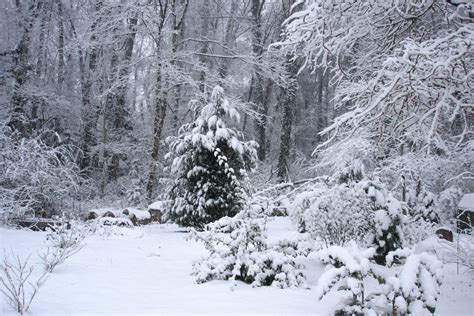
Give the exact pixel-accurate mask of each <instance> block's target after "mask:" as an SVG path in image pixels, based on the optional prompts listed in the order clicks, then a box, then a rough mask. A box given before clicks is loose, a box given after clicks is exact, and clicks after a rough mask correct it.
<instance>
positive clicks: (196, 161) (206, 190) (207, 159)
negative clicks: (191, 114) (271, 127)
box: [166, 86, 257, 228]
mask: <svg viewBox="0 0 474 316" xmlns="http://www.w3.org/2000/svg"><path fill="white" fill-rule="evenodd" d="M238 120H239V114H238V113H237V111H236V110H235V108H234V107H233V106H232V105H231V104H230V103H229V101H228V100H227V99H226V98H225V97H224V90H223V89H222V88H221V87H219V86H216V87H215V88H214V90H213V92H212V95H211V102H209V103H208V104H207V105H206V106H204V107H203V108H202V110H201V111H200V114H199V116H198V117H197V119H196V120H195V121H194V122H193V123H191V124H188V125H185V126H183V127H182V128H181V129H180V132H179V136H178V137H171V138H169V139H168V142H169V144H170V152H169V153H168V154H167V157H166V158H167V159H170V158H173V162H172V165H171V168H170V169H171V173H172V174H174V175H176V180H175V181H174V184H173V185H172V187H171V189H170V191H169V193H168V199H169V200H172V201H173V203H172V205H171V210H170V212H169V214H167V216H168V218H169V219H170V220H173V221H175V222H177V223H178V224H180V225H184V226H193V227H196V228H202V227H204V225H205V224H207V223H210V222H213V221H215V220H217V219H219V218H221V217H224V216H234V215H235V214H237V212H238V211H240V210H241V209H242V206H243V202H244V199H245V185H246V181H247V175H246V171H248V170H251V169H252V168H254V167H255V161H256V147H257V144H256V143H255V142H252V141H251V142H243V141H241V138H242V134H241V133H240V132H238V131H237V130H236V129H234V128H230V127H227V126H226V123H227V122H230V121H238Z"/></svg>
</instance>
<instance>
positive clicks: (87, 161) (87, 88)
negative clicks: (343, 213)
mask: <svg viewBox="0 0 474 316" xmlns="http://www.w3.org/2000/svg"><path fill="white" fill-rule="evenodd" d="M101 8H102V0H97V1H96V3H95V11H96V12H98V11H99V10H100V9H101ZM98 23H99V20H96V21H94V23H92V25H91V29H90V33H91V42H92V47H91V50H90V57H89V68H88V69H87V72H86V69H85V67H84V66H83V67H82V68H83V69H82V70H83V83H82V104H83V111H82V119H83V122H84V129H83V132H82V141H81V151H82V159H81V161H80V164H79V165H80V167H81V169H86V168H87V167H90V165H91V158H92V157H91V146H93V145H94V144H95V143H96V139H95V137H96V136H95V134H96V129H97V119H98V117H99V112H100V107H99V106H98V104H96V102H93V101H92V96H91V92H92V91H91V90H92V83H93V77H94V72H95V69H96V65H97V57H98V49H97V47H96V44H95V41H96V40H97V38H96V34H95V31H96V28H97V25H98Z"/></svg>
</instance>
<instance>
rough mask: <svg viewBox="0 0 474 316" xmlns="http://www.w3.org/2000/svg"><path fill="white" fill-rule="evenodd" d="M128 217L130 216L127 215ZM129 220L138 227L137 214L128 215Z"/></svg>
mask: <svg viewBox="0 0 474 316" xmlns="http://www.w3.org/2000/svg"><path fill="white" fill-rule="evenodd" d="M124 214H125V213H124ZM126 215H128V214H126ZM128 219H129V220H130V221H131V222H132V223H133V225H134V226H137V225H138V220H137V216H136V215H135V214H133V213H132V214H130V215H128Z"/></svg>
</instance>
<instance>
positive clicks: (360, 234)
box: [292, 160, 407, 263]
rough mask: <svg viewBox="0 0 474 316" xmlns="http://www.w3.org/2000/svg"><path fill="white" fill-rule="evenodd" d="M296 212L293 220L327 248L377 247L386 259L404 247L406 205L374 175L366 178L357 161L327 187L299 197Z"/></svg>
mask: <svg viewBox="0 0 474 316" xmlns="http://www.w3.org/2000/svg"><path fill="white" fill-rule="evenodd" d="M293 209H294V210H293V212H292V219H293V220H294V221H295V222H296V223H297V224H298V228H299V230H300V231H301V232H303V231H305V232H308V233H310V235H311V236H312V237H313V238H315V239H318V238H320V239H322V240H323V241H324V243H325V244H326V246H330V245H339V246H343V245H345V244H347V242H349V241H350V240H354V241H357V242H358V243H359V244H362V245H366V246H369V245H375V246H376V247H377V253H378V254H379V255H380V256H381V258H383V257H385V255H386V254H387V253H388V251H391V250H395V249H397V248H399V247H400V246H401V245H402V241H403V232H402V231H401V229H400V225H401V223H402V221H403V220H404V214H406V213H407V210H406V206H405V204H404V203H401V202H399V201H398V200H397V199H395V198H394V197H393V196H392V194H391V193H390V192H389V191H388V190H387V189H386V188H385V185H384V184H383V183H381V182H380V181H379V180H378V179H377V177H376V176H375V175H373V176H372V177H370V178H369V177H368V176H367V175H365V173H364V167H363V164H362V163H361V162H359V161H357V160H356V161H353V162H352V163H348V164H346V166H345V167H344V168H343V169H341V170H339V171H338V172H336V173H335V175H333V177H332V178H331V179H330V181H328V184H327V185H325V184H321V183H320V184H317V185H315V186H313V188H312V189H310V190H308V191H305V192H302V193H300V194H299V195H297V196H296V198H295V200H294V203H293ZM381 262H382V263H383V260H381Z"/></svg>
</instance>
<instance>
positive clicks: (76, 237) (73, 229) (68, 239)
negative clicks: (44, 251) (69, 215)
mask: <svg viewBox="0 0 474 316" xmlns="http://www.w3.org/2000/svg"><path fill="white" fill-rule="evenodd" d="M48 230H49V232H48V234H47V235H46V240H47V241H48V242H49V243H50V245H51V246H52V247H55V248H60V249H66V248H77V247H78V245H80V244H81V242H82V241H83V240H84V238H85V235H84V232H83V231H82V228H81V227H80V226H78V224H76V223H75V222H70V223H69V227H68V224H67V223H61V224H55V225H53V226H52V227H51V228H49V229H48Z"/></svg>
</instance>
